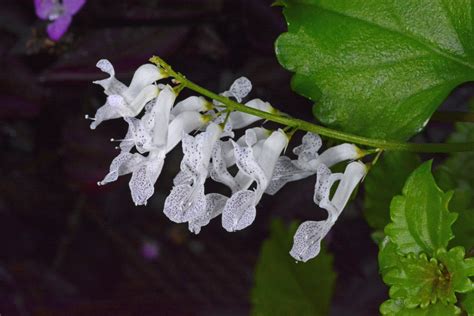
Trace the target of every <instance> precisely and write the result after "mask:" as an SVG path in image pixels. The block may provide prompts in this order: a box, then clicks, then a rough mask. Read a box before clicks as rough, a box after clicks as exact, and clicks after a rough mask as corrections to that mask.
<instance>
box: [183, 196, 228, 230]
mask: <svg viewBox="0 0 474 316" xmlns="http://www.w3.org/2000/svg"><path fill="white" fill-rule="evenodd" d="M227 199H228V197H227V196H224V195H222V194H219V193H209V194H206V211H205V212H204V214H202V215H201V216H198V217H196V218H195V219H192V220H190V221H189V224H188V228H189V231H191V232H193V233H195V234H199V232H200V231H201V228H202V227H204V226H206V225H207V224H209V222H210V221H211V220H212V219H213V218H215V217H217V216H219V215H220V214H221V213H222V209H223V208H224V206H225V204H226V202H227Z"/></svg>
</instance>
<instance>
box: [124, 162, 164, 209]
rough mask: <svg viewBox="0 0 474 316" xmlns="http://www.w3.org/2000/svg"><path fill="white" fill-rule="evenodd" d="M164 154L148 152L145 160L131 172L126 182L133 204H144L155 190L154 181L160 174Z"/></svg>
mask: <svg viewBox="0 0 474 316" xmlns="http://www.w3.org/2000/svg"><path fill="white" fill-rule="evenodd" d="M164 162H165V156H164V155H163V154H162V153H150V155H149V156H148V157H147V158H146V162H145V163H142V164H141V165H140V167H139V168H138V169H137V170H135V171H134V172H133V174H132V178H131V179H130V182H129V183H128V185H129V187H130V192H131V194H132V199H133V202H135V205H146V203H147V201H148V199H149V198H150V197H151V196H152V195H153V193H154V192H155V182H156V180H158V177H159V176H160V173H161V170H162V169H163V164H164Z"/></svg>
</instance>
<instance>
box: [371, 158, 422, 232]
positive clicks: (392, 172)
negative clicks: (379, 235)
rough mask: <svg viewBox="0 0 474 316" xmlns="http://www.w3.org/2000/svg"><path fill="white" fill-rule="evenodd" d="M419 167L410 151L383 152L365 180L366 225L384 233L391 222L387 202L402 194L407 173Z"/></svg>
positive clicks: (416, 159) (417, 161)
mask: <svg viewBox="0 0 474 316" xmlns="http://www.w3.org/2000/svg"><path fill="white" fill-rule="evenodd" d="M419 164H420V159H419V158H418V156H417V155H416V154H414V153H411V152H406V151H405V152H404V151H393V152H387V153H385V154H384V155H383V156H382V157H381V159H380V160H379V162H378V163H377V164H376V165H375V166H373V167H372V168H371V169H370V172H369V173H368V174H367V177H366V178H365V181H364V188H365V197H364V215H365V218H366V219H367V222H368V223H369V225H370V226H371V227H372V228H373V229H376V230H383V229H384V227H385V225H387V224H388V222H389V221H390V201H391V200H392V198H393V197H394V196H395V195H397V194H400V193H401V192H402V188H403V184H404V183H405V180H406V179H407V178H408V176H409V175H410V173H411V172H412V171H413V170H415V168H416V167H418V165H419Z"/></svg>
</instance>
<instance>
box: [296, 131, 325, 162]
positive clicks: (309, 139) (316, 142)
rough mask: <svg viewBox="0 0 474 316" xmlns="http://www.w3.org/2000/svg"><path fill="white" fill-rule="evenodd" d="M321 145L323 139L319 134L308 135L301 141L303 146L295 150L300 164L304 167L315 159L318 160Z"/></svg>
mask: <svg viewBox="0 0 474 316" xmlns="http://www.w3.org/2000/svg"><path fill="white" fill-rule="evenodd" d="M321 145H322V141H321V137H319V135H318V134H313V133H310V132H308V133H306V134H305V135H304V136H303V139H302V140H301V145H299V146H298V147H295V148H294V149H293V153H294V154H295V155H297V156H298V163H299V164H300V165H304V164H307V163H308V162H309V161H311V160H313V159H317V158H318V156H319V155H318V151H319V149H320V148H321Z"/></svg>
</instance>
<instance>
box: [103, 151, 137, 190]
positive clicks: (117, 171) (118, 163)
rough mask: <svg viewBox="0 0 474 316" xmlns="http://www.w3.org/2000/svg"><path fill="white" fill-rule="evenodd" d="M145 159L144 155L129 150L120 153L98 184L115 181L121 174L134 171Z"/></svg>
mask: <svg viewBox="0 0 474 316" xmlns="http://www.w3.org/2000/svg"><path fill="white" fill-rule="evenodd" d="M143 160H144V157H143V156H142V155H139V154H131V153H129V152H122V153H120V154H119V155H118V156H117V157H115V158H114V160H112V163H111V164H110V169H109V173H108V174H107V175H106V176H105V177H104V179H103V180H102V181H100V182H99V183H98V184H100V185H104V184H106V183H109V182H113V181H115V180H117V178H118V177H119V176H121V175H124V174H127V173H131V172H133V170H135V169H136V168H137V166H138V165H139V164H140V163H141V162H142V161H143Z"/></svg>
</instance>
